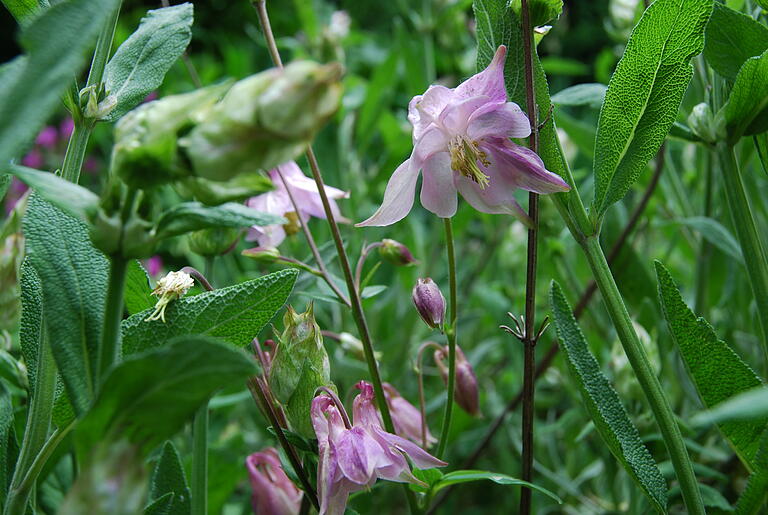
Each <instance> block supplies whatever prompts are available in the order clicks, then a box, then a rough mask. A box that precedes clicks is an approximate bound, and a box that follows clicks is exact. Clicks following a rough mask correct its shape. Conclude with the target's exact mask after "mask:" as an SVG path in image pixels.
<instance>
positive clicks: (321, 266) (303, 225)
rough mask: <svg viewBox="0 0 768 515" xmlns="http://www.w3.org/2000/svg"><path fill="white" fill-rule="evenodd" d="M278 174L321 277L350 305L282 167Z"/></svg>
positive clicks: (340, 298)
mask: <svg viewBox="0 0 768 515" xmlns="http://www.w3.org/2000/svg"><path fill="white" fill-rule="evenodd" d="M277 174H278V175H279V176H280V180H281V181H283V186H285V191H286V192H287V193H288V198H289V199H290V200H291V204H292V205H293V209H294V211H295V212H296V218H298V219H299V225H300V226H301V230H302V231H303V232H304V237H305V238H306V240H307V244H308V245H309V249H310V250H311V251H312V256H314V258H315V262H316V263H317V268H318V269H319V271H320V274H321V275H320V277H322V278H323V280H324V281H325V282H326V284H328V286H329V287H330V288H331V290H333V293H335V294H336V296H337V297H338V298H339V300H340V301H341V302H343V303H344V304H345V305H346V306H348V307H349V305H350V304H349V299H348V298H347V296H346V295H344V292H342V291H341V290H340V289H339V287H338V286H336V283H334V282H333V279H331V275H330V274H329V273H328V268H327V267H326V266H325V261H324V260H323V257H322V256H321V255H320V251H319V250H318V249H317V244H316V243H315V238H314V237H313V236H312V231H310V230H309V224H307V222H306V220H304V218H303V217H302V216H301V215H299V213H300V211H299V204H298V203H297V202H296V198H295V197H294V196H293V190H292V188H291V186H290V185H289V184H288V181H286V180H285V177H284V176H283V172H281V171H280V168H277Z"/></svg>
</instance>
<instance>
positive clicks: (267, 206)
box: [246, 161, 349, 248]
mask: <svg viewBox="0 0 768 515" xmlns="http://www.w3.org/2000/svg"><path fill="white" fill-rule="evenodd" d="M281 175H282V178H281V177H280V176H281ZM269 178H270V179H271V180H272V183H273V184H274V185H275V189H274V190H272V191H269V192H267V193H262V194H261V195H257V196H255V197H251V198H250V199H248V201H247V202H246V204H247V205H248V207H251V208H253V209H257V210H259V211H263V212H265V213H272V214H275V215H280V216H285V217H286V218H288V221H289V223H288V224H286V225H267V226H256V225H255V226H253V227H251V229H250V231H249V232H248V237H247V239H248V240H250V241H253V240H257V241H258V242H259V246H261V247H267V248H269V247H277V246H278V245H280V243H282V241H283V240H284V239H285V236H286V234H293V233H295V232H296V231H298V229H299V227H298V219H297V213H296V211H295V209H294V207H293V203H292V202H291V199H290V197H289V196H288V191H287V190H286V187H285V184H284V183H283V180H282V179H283V178H284V179H285V181H286V182H287V183H288V187H289V188H290V189H291V193H292V194H293V198H294V199H295V200H296V204H297V205H298V206H299V213H298V216H301V218H302V220H304V221H306V220H308V219H309V217H310V216H314V217H316V218H325V211H324V210H323V203H322V202H321V200H320V194H319V193H318V192H317V185H316V184H315V181H314V180H313V179H310V178H309V177H307V176H306V175H304V173H303V172H302V171H301V168H299V165H297V164H296V163H295V162H294V161H289V162H287V163H283V164H281V165H280V166H278V167H277V168H275V169H274V170H270V172H269ZM325 192H326V194H327V195H328V198H329V201H330V203H331V210H332V211H333V215H334V217H335V218H336V219H337V220H338V221H340V222H348V220H347V219H345V218H344V217H342V216H341V213H340V212H339V207H338V206H337V205H336V201H335V199H340V198H347V197H349V193H347V192H345V191H341V190H339V189H336V188H332V187H330V186H326V187H325Z"/></svg>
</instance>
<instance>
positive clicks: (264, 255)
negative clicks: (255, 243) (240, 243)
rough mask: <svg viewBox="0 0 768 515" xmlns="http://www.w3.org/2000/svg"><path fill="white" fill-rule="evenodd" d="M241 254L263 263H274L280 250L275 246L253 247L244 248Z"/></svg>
mask: <svg viewBox="0 0 768 515" xmlns="http://www.w3.org/2000/svg"><path fill="white" fill-rule="evenodd" d="M241 254H242V255H243V256H245V257H249V258H251V259H255V260H256V261H261V262H264V263H274V262H275V261H276V260H277V258H279V257H280V251H279V250H277V249H276V248H275V247H253V248H252V249H245V250H244V251H242V252H241Z"/></svg>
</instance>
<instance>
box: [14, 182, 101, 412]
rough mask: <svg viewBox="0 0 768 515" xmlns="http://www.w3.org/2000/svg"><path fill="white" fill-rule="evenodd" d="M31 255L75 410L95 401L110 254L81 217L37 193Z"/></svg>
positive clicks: (27, 223)
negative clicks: (90, 234)
mask: <svg viewBox="0 0 768 515" xmlns="http://www.w3.org/2000/svg"><path fill="white" fill-rule="evenodd" d="M23 224H24V225H23V227H24V235H25V237H26V239H27V259H28V261H29V264H30V265H31V266H32V267H33V268H34V269H35V271H36V272H37V275H38V276H39V278H40V284H41V285H42V288H43V312H44V313H45V320H46V323H45V331H46V333H47V335H48V341H50V342H51V347H52V350H53V357H54V359H55V360H56V365H57V367H58V369H59V372H60V374H61V376H62V380H63V382H64V386H65V387H66V390H67V393H68V394H69V398H70V400H71V402H72V405H73V407H74V409H75V413H77V414H81V413H83V412H85V410H86V409H87V408H88V406H89V405H90V402H91V399H92V397H93V391H94V379H93V371H94V370H95V368H96V361H97V358H98V356H97V349H98V345H99V343H100V342H101V330H102V325H103V323H102V320H103V318H102V317H103V313H104V304H105V298H106V293H105V290H106V288H105V285H106V284H107V275H108V270H109V265H108V262H107V259H106V258H105V257H104V256H103V255H102V254H101V253H100V252H99V251H97V250H96V249H94V248H93V247H92V246H91V244H90V239H89V238H88V229H87V228H86V227H85V225H83V224H82V223H81V222H79V221H78V220H75V219H74V218H72V217H70V216H68V215H67V214H65V213H64V212H63V211H61V210H59V209H58V208H56V207H54V206H53V205H51V204H49V203H48V202H46V201H45V200H43V199H41V198H39V197H38V196H37V195H33V196H32V197H30V199H29V206H28V207H27V213H26V216H25V217H24V222H23Z"/></svg>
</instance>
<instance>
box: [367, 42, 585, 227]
mask: <svg viewBox="0 0 768 515" xmlns="http://www.w3.org/2000/svg"><path fill="white" fill-rule="evenodd" d="M505 56H506V47H505V46H503V45H502V46H500V47H499V49H498V50H497V51H496V55H495V56H494V58H493V60H492V61H491V63H490V64H489V65H488V67H487V68H486V69H485V70H483V71H481V72H480V73H478V74H476V75H474V76H472V77H470V78H469V79H467V80H466V81H464V82H462V83H461V84H459V86H458V87H456V88H454V89H449V88H446V87H445V86H440V85H434V86H430V87H429V89H427V91H426V93H424V94H423V95H419V96H416V97H413V100H411V102H410V104H409V105H408V120H409V121H410V122H411V125H413V152H412V153H411V156H410V157H409V158H408V159H406V160H405V162H404V163H403V164H401V165H400V166H399V167H398V168H397V170H395V172H394V173H393V174H392V177H391V178H390V179H389V183H388V184H387V189H386V191H385V192H384V201H383V202H382V204H381V207H379V209H378V210H377V211H376V212H375V213H374V214H373V216H371V217H370V218H369V219H368V220H365V221H364V222H362V223H359V224H357V226H369V225H377V226H381V225H390V224H393V223H395V222H397V221H399V220H402V219H403V218H404V217H405V216H406V215H407V214H408V213H409V212H410V210H411V207H413V198H414V194H415V189H416V180H417V179H418V177H419V172H421V173H422V176H423V180H422V185H421V204H422V205H423V206H424V207H425V208H426V209H428V210H429V211H432V212H433V213H435V214H436V215H437V216H439V217H441V218H450V217H452V216H453V215H454V214H456V209H457V206H458V195H457V193H461V196H462V197H464V200H466V201H467V202H469V204H470V205H471V206H472V207H474V208H475V209H477V210H478V211H482V212H484V213H507V214H512V215H515V216H517V217H519V218H520V219H521V220H523V221H524V222H526V223H527V222H528V221H529V220H528V216H527V214H526V213H525V211H524V210H523V209H522V208H521V207H520V205H519V204H518V203H517V201H516V200H515V197H514V193H515V191H516V190H518V189H522V190H527V191H532V192H536V193H541V194H545V193H555V192H559V191H567V190H569V189H570V187H569V186H568V184H567V183H566V182H565V181H563V180H562V179H561V178H560V177H558V176H557V175H556V174H554V173H552V172H550V171H548V170H547V169H546V168H545V167H544V163H543V162H542V160H541V158H540V157H539V156H538V155H536V154H535V153H534V152H532V151H531V150H529V149H528V148H525V147H522V146H520V145H517V144H515V143H513V142H512V141H510V139H509V138H526V137H528V135H530V133H531V127H530V122H529V120H528V117H527V116H526V115H525V113H523V112H522V111H521V109H520V107H519V106H518V105H517V104H515V103H513V102H507V92H506V88H505V86H504V59H505Z"/></svg>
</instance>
